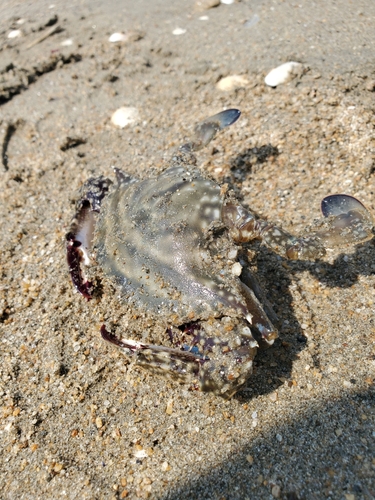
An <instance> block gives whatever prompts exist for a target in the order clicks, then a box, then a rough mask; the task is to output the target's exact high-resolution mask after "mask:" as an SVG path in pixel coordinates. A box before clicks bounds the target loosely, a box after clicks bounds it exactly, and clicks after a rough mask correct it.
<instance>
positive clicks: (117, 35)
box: [108, 33, 128, 43]
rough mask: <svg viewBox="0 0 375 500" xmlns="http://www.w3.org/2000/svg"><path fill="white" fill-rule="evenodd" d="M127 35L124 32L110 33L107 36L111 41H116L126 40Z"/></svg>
mask: <svg viewBox="0 0 375 500" xmlns="http://www.w3.org/2000/svg"><path fill="white" fill-rule="evenodd" d="M127 39H128V36H127V35H125V33H112V35H111V36H110V37H109V38H108V41H109V42H111V43H116V42H126V40H127Z"/></svg>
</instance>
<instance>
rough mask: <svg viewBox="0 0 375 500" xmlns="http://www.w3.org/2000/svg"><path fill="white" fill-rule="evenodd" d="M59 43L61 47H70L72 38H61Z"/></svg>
mask: <svg viewBox="0 0 375 500" xmlns="http://www.w3.org/2000/svg"><path fill="white" fill-rule="evenodd" d="M60 45H62V46H63V47H70V46H71V45H73V40H72V39H71V38H67V39H66V40H63V41H62V42H61V44H60Z"/></svg>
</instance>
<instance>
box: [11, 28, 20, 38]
mask: <svg viewBox="0 0 375 500" xmlns="http://www.w3.org/2000/svg"><path fill="white" fill-rule="evenodd" d="M20 36H22V31H21V30H12V31H10V32H9V33H8V38H18V37H20Z"/></svg>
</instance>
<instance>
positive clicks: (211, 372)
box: [100, 325, 258, 398]
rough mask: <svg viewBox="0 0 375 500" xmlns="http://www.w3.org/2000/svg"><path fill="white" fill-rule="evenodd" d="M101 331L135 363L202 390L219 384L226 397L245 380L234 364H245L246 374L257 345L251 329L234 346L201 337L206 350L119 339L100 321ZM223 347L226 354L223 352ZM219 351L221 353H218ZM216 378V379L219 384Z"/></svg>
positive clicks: (214, 388) (211, 389)
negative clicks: (132, 358)
mask: <svg viewBox="0 0 375 500" xmlns="http://www.w3.org/2000/svg"><path fill="white" fill-rule="evenodd" d="M100 333H101V335H102V338H103V339H104V340H106V341H107V342H110V343H111V344H114V345H116V346H117V347H119V348H120V349H123V350H125V351H126V354H132V355H134V356H135V363H136V364H137V365H138V366H140V367H143V368H147V369H148V370H152V371H153V372H155V373H159V374H162V375H165V374H166V373H169V374H170V376H171V378H174V379H176V380H179V381H180V382H183V383H193V384H194V387H196V384H197V383H198V386H199V389H200V390H202V391H205V392H210V391H215V390H217V389H218V387H222V391H221V395H222V396H223V397H225V398H229V397H231V396H232V395H233V394H234V393H235V392H236V391H237V390H238V388H239V387H240V386H241V385H243V383H244V382H245V379H244V378H242V377H240V373H238V374H237V373H236V371H237V370H236V367H237V365H239V366H241V367H242V368H244V366H245V367H246V370H245V371H246V375H247V376H248V375H249V374H250V373H251V371H252V364H253V359H254V356H255V354H256V351H257V346H258V344H257V342H256V341H255V339H254V338H253V336H252V335H251V333H250V330H249V333H248V335H243V338H242V342H241V345H239V346H237V348H236V349H233V350H232V349H231V348H230V347H229V346H228V343H226V342H221V341H219V340H218V339H213V338H206V339H204V337H201V338H200V342H199V345H200V346H201V345H202V344H206V347H205V348H204V351H205V354H200V353H197V354H196V353H193V352H192V351H190V350H181V349H173V348H169V347H164V346H158V345H152V344H143V343H142V342H135V341H134V340H130V339H123V340H120V339H118V338H117V337H116V336H115V335H113V334H112V333H110V332H108V330H107V329H106V327H105V325H102V327H101V329H100ZM223 351H224V352H225V353H226V355H223V354H222V353H223ZM218 352H219V353H221V355H219V356H218ZM226 362H227V363H226ZM225 365H227V366H225ZM215 378H216V379H219V381H220V382H219V384H218V383H217V381H215ZM237 378H238V380H236V379H237ZM223 380H227V384H226V386H224V384H223V386H222V382H223ZM236 382H237V384H236Z"/></svg>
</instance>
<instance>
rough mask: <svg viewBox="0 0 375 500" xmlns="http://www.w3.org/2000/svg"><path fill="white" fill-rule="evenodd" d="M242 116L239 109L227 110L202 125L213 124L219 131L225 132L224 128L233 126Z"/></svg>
mask: <svg viewBox="0 0 375 500" xmlns="http://www.w3.org/2000/svg"><path fill="white" fill-rule="evenodd" d="M240 115H241V111H240V110H239V109H234V108H232V109H226V110H225V111H220V113H217V114H216V115H213V116H210V117H209V118H206V119H205V120H203V122H202V123H212V124H214V125H215V126H216V127H218V128H219V130H223V128H225V127H229V126H230V125H233V123H235V122H236V121H237V120H238V118H239V117H240Z"/></svg>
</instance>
